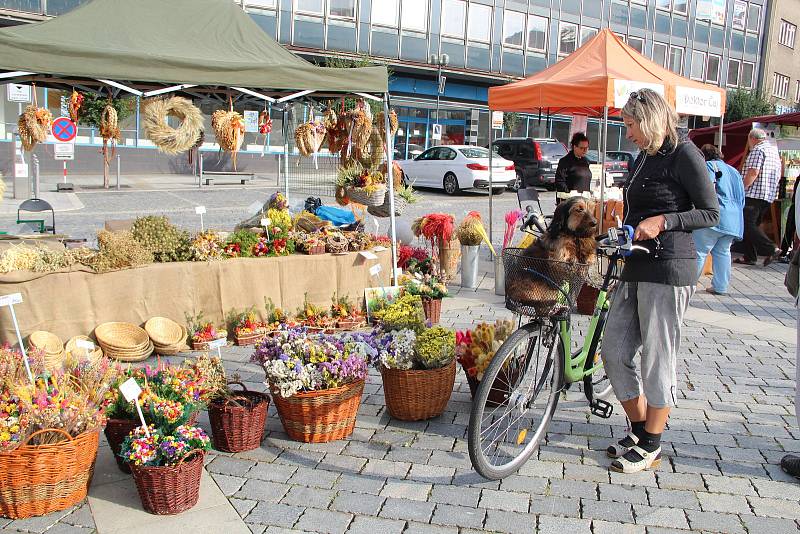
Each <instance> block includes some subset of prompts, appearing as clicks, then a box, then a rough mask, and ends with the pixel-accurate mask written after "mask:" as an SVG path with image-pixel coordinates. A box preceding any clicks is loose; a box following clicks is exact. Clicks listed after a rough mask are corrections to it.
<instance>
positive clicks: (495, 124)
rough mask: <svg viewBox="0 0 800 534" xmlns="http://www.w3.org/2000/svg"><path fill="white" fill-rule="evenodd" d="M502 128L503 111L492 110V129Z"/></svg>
mask: <svg viewBox="0 0 800 534" xmlns="http://www.w3.org/2000/svg"><path fill="white" fill-rule="evenodd" d="M502 129H503V112H502V111H492V130H502Z"/></svg>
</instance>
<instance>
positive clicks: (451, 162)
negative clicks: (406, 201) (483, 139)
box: [398, 145, 517, 195]
mask: <svg viewBox="0 0 800 534" xmlns="http://www.w3.org/2000/svg"><path fill="white" fill-rule="evenodd" d="M398 163H399V164H400V168H402V169H403V179H404V181H405V182H406V183H412V182H413V183H414V185H416V186H420V187H435V188H438V189H444V191H445V193H447V194H448V195H455V194H456V193H458V192H459V191H461V190H463V189H488V188H489V151H488V150H487V149H485V148H483V147H479V146H466V145H446V146H435V147H431V148H429V149H428V150H426V151H425V152H423V153H422V154H420V155H419V156H417V157H416V158H414V159H408V160H404V161H399V162H398ZM516 177H517V175H516V173H515V172H514V162H512V161H509V160H506V159H503V158H500V157H493V158H492V185H493V188H492V191H493V193H494V194H500V193H502V192H503V190H504V189H505V188H506V187H508V186H509V184H513V182H514V180H516Z"/></svg>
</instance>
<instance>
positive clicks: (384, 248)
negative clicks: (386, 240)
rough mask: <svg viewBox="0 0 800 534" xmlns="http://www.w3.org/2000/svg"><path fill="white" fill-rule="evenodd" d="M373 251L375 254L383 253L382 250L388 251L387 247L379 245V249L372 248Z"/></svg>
mask: <svg viewBox="0 0 800 534" xmlns="http://www.w3.org/2000/svg"><path fill="white" fill-rule="evenodd" d="M372 250H373V251H375V252H381V251H382V250H386V247H383V246H380V245H378V246H377V247H372Z"/></svg>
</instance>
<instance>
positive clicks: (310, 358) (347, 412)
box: [251, 328, 377, 443]
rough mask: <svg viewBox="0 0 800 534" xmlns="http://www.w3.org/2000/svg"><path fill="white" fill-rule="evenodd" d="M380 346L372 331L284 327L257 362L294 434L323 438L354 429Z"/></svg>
mask: <svg viewBox="0 0 800 534" xmlns="http://www.w3.org/2000/svg"><path fill="white" fill-rule="evenodd" d="M374 346H375V342H374V339H372V337H371V336H370V335H368V334H356V333H345V334H340V335H329V334H319V333H310V332H307V331H306V330H305V329H304V328H294V329H289V330H282V331H280V332H278V333H277V335H276V336H275V337H272V338H266V339H264V340H263V341H262V342H261V343H259V344H258V346H257V348H256V351H255V352H254V353H253V356H252V358H251V361H252V362H254V363H258V364H260V365H261V366H262V368H263V369H264V373H265V375H266V380H265V384H266V385H267V387H268V388H269V390H270V391H271V392H272V400H273V402H274V403H275V407H276V408H277V411H278V415H279V416H280V418H281V422H282V423H283V428H284V430H286V433H287V434H288V435H289V437H290V438H292V439H295V440H298V441H304V442H315V443H318V442H327V441H332V440H336V439H342V438H344V437H347V436H349V435H350V434H351V433H352V432H353V428H354V427H355V422H356V415H357V413H358V407H359V405H360V404H361V394H362V392H363V390H364V380H365V379H366V376H367V365H368V359H369V354H370V353H374V352H377V351H376V349H375V348H374ZM368 347H373V348H368Z"/></svg>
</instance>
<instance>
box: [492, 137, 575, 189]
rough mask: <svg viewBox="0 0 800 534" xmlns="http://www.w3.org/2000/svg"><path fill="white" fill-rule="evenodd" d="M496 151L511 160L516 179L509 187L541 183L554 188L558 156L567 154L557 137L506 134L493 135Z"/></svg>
mask: <svg viewBox="0 0 800 534" xmlns="http://www.w3.org/2000/svg"><path fill="white" fill-rule="evenodd" d="M492 146H493V147H494V150H495V154H498V155H499V156H500V157H502V158H505V159H507V160H511V161H513V162H514V166H515V168H516V171H517V172H516V174H517V180H516V181H515V182H514V184H513V185H512V187H511V188H512V189H517V188H519V187H531V186H544V187H546V188H548V189H555V183H556V168H557V167H558V160H560V159H561V158H562V157H564V156H565V155H566V154H567V147H566V146H564V143H562V142H561V141H559V140H557V139H539V138H535V139H534V138H530V137H506V138H502V139H496V140H495V141H494V142H493V143H492Z"/></svg>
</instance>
